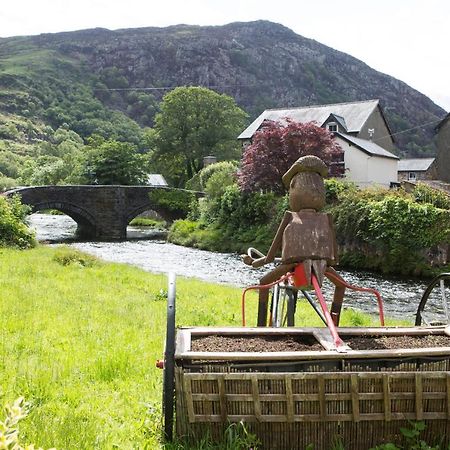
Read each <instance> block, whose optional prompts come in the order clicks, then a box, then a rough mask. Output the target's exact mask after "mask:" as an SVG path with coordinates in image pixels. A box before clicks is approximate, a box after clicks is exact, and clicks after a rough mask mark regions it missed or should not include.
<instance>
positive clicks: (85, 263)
mask: <svg viewBox="0 0 450 450" xmlns="http://www.w3.org/2000/svg"><path fill="white" fill-rule="evenodd" d="M53 261H56V262H57V263H58V264H61V265H62V266H69V265H72V264H73V265H77V266H80V267H92V266H95V265H98V264H100V261H99V260H98V259H97V258H96V257H95V256H92V255H88V254H87V253H83V252H80V251H78V250H76V249H74V248H72V247H68V246H64V245H63V246H61V247H59V248H58V249H57V250H56V252H55V255H54V256H53Z"/></svg>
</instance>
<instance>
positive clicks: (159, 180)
mask: <svg viewBox="0 0 450 450" xmlns="http://www.w3.org/2000/svg"><path fill="white" fill-rule="evenodd" d="M147 184H148V185H149V186H168V184H167V181H166V180H165V178H164V177H163V176H162V175H161V174H159V173H149V174H148V175H147Z"/></svg>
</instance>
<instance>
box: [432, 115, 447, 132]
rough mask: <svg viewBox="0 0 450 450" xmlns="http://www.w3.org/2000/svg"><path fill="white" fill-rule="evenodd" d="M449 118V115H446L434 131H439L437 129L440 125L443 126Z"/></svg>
mask: <svg viewBox="0 0 450 450" xmlns="http://www.w3.org/2000/svg"><path fill="white" fill-rule="evenodd" d="M449 118H450V113H448V114H447V115H446V116H445V117H444V118H443V119H442V120H441V121H440V122H439V123H438V124H437V126H436V128H435V130H436V131H439V128H441V127H442V125H444V123H445V122H447V120H448V119H449Z"/></svg>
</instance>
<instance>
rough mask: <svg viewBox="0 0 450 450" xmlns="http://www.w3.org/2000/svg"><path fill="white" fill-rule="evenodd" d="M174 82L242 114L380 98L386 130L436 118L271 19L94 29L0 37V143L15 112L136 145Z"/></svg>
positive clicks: (395, 87) (399, 89)
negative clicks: (218, 96) (215, 94)
mask: <svg viewBox="0 0 450 450" xmlns="http://www.w3.org/2000/svg"><path fill="white" fill-rule="evenodd" d="M179 85H202V86H212V87H214V88H215V89H217V90H219V91H221V92H225V93H227V94H229V95H231V96H232V97H234V98H235V99H236V101H237V103H238V104H239V106H241V107H242V108H243V109H245V110H246V111H247V112H248V113H249V114H250V118H251V119H252V118H254V117H255V116H256V115H258V114H259V113H260V112H261V111H262V110H264V109H266V108H271V107H286V106H303V105H311V104H323V103H333V102H342V101H354V100H366V99H370V98H380V99H381V101H382V105H383V106H384V107H386V115H387V118H388V120H389V121H390V124H391V126H392V129H393V131H394V132H399V131H404V130H406V129H409V128H413V127H415V126H417V125H421V124H424V123H427V122H431V121H433V120H436V121H437V120H438V119H439V118H442V117H443V115H444V111H443V110H442V109H441V108H439V107H438V106H437V105H435V104H434V103H433V102H432V101H431V100H430V99H428V98H427V97H425V96H424V95H422V94H421V93H419V92H417V91H415V90H414V89H412V88H410V87H409V86H407V85H406V84H405V83H403V82H401V81H399V80H396V79H394V78H392V77H389V76H388V75H384V74H382V73H379V72H377V71H375V70H373V69H371V68H370V67H368V66H367V65H365V64H364V63H363V62H361V61H359V60H357V59H355V58H353V57H351V56H349V55H346V54H344V53H341V52H338V51H336V50H333V49H331V48H329V47H326V46H324V45H322V44H320V43H318V42H316V41H313V40H310V39H306V38H304V37H302V36H299V35H297V34H295V33H294V32H292V31H291V30H289V29H287V28H285V27H283V26H281V25H278V24H274V23H270V22H265V21H259V22H250V23H234V24H229V25H225V26H221V27H198V26H186V25H180V26H173V27H167V28H142V29H129V30H118V31H109V30H104V29H93V30H84V31H78V32H68V33H56V34H43V35H40V36H32V37H16V38H6V39H0V112H1V113H2V114H3V117H2V124H0V127H1V128H0V139H6V140H12V141H14V142H16V141H17V138H16V137H15V136H12V137H11V134H8V132H5V130H4V126H6V127H10V128H11V129H12V127H13V126H12V125H10V124H11V123H13V124H14V118H15V117H21V118H23V119H24V120H25V119H26V120H29V121H30V122H31V124H32V125H33V126H39V124H40V123H43V124H45V125H48V126H50V127H52V128H53V130H56V129H57V128H58V127H61V126H62V125H67V126H68V128H69V129H70V130H73V131H75V132H76V133H77V134H79V135H80V136H81V137H82V138H86V137H88V136H90V135H91V134H92V133H97V134H100V135H103V136H105V137H112V138H118V139H120V140H126V141H131V142H134V143H136V144H140V142H141V137H142V127H145V126H151V125H152V123H153V118H154V115H155V113H156V112H157V110H158V103H159V101H160V100H161V98H162V95H163V94H164V93H165V92H167V89H165V88H167V87H170V86H179ZM134 88H151V90H145V89H144V90H129V89H134ZM155 88H156V89H155ZM159 88H164V89H161V90H158V89H159ZM1 130H3V131H1ZM49 134H51V133H47V134H45V133H44V134H42V135H41V136H40V137H39V138H38V139H42V140H46V139H48V138H49ZM25 138H26V140H27V141H31V140H32V139H33V137H32V136H30V135H28V134H27V133H26V132H25ZM432 138H433V126H427V127H419V128H417V129H414V130H411V131H408V132H405V133H402V134H400V135H398V139H397V142H398V145H399V148H400V150H401V152H402V154H405V155H406V154H408V155H409V156H422V155H426V154H431V153H433V151H434V147H433V144H432ZM19 142H20V139H19Z"/></svg>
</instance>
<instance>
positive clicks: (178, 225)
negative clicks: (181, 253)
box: [168, 172, 287, 252]
mask: <svg viewBox="0 0 450 450" xmlns="http://www.w3.org/2000/svg"><path fill="white" fill-rule="evenodd" d="M218 173H219V172H218ZM212 179H213V177H211V178H210V180H212ZM286 206H287V203H286V198H285V197H282V198H279V197H276V196H275V195H274V194H273V193H265V194H261V193H252V194H249V193H242V192H241V191H240V190H239V189H238V188H237V186H236V185H235V184H233V185H231V186H229V187H228V188H226V189H225V192H224V194H223V195H222V196H221V197H219V198H218V199H208V198H205V199H200V201H199V221H198V222H193V221H179V222H175V223H174V224H173V225H172V227H171V229H170V232H169V236H168V240H169V241H170V242H174V243H177V244H180V245H190V246H194V247H198V248H204V249H209V250H216V251H230V252H242V251H245V250H246V248H247V247H249V246H256V247H258V248H260V249H262V250H266V249H267V248H268V247H269V245H270V243H271V242H272V238H273V235H274V233H275V230H276V228H277V226H278V223H279V221H280V220H281V217H282V215H283V213H284V211H285V210H286ZM191 216H192V215H190V217H191Z"/></svg>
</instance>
